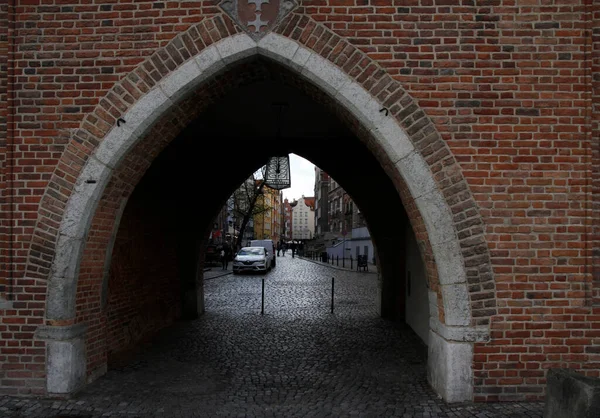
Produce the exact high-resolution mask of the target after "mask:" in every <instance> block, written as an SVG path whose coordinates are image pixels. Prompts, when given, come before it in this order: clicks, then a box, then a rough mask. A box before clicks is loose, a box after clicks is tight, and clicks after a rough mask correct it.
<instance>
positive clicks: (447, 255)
mask: <svg viewBox="0 0 600 418" xmlns="http://www.w3.org/2000/svg"><path fill="white" fill-rule="evenodd" d="M432 250H433V254H434V257H435V264H436V265H437V269H438V277H439V280H440V284H441V285H448V284H457V283H466V282H467V272H466V271H465V266H464V263H463V258H462V253H461V250H460V244H459V243H458V240H452V241H448V242H445V243H443V244H437V245H432Z"/></svg>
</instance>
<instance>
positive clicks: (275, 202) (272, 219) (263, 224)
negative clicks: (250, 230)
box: [254, 186, 281, 243]
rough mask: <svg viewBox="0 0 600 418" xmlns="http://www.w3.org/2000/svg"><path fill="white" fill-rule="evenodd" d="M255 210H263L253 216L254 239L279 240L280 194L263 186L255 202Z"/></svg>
mask: <svg viewBox="0 0 600 418" xmlns="http://www.w3.org/2000/svg"><path fill="white" fill-rule="evenodd" d="M256 208H257V209H263V210H261V211H260V213H257V214H256V215H254V239H272V240H273V242H275V243H277V242H278V241H279V239H280V238H281V194H280V192H279V191H278V190H275V189H271V188H270V187H267V186H264V187H263V193H262V195H260V196H259V197H258V200H257V201H256Z"/></svg>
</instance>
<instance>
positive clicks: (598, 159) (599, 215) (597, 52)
mask: <svg viewBox="0 0 600 418" xmlns="http://www.w3.org/2000/svg"><path fill="white" fill-rule="evenodd" d="M593 13H594V15H593V25H592V30H593V50H592V59H593V62H592V91H591V92H592V101H593V107H592V205H593V217H592V225H593V226H592V251H593V254H592V259H593V291H594V294H593V298H594V299H593V303H594V305H596V306H600V4H599V3H598V2H594V8H593ZM599 335H600V334H599ZM597 351H598V352H600V349H598V350H597Z"/></svg>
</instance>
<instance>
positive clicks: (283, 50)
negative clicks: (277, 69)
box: [258, 32, 299, 66]
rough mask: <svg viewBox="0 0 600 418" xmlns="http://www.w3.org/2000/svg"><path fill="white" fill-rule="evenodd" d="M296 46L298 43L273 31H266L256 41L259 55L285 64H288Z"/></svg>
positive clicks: (297, 46) (296, 48)
mask: <svg viewBox="0 0 600 418" xmlns="http://www.w3.org/2000/svg"><path fill="white" fill-rule="evenodd" d="M298 48H299V45H298V43H296V42H294V41H292V40H291V39H288V38H284V37H283V36H280V35H277V34H275V33H273V32H271V33H268V34H267V35H265V36H264V37H263V38H262V39H261V40H260V41H259V42H258V53H259V54H260V55H262V56H265V57H268V58H271V59H272V60H274V61H276V62H279V63H281V64H284V65H286V66H290V62H291V60H292V58H293V57H294V55H295V54H296V51H297V50H298Z"/></svg>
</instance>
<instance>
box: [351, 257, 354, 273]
mask: <svg viewBox="0 0 600 418" xmlns="http://www.w3.org/2000/svg"><path fill="white" fill-rule="evenodd" d="M352 269H354V267H352V256H350V270H352Z"/></svg>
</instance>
